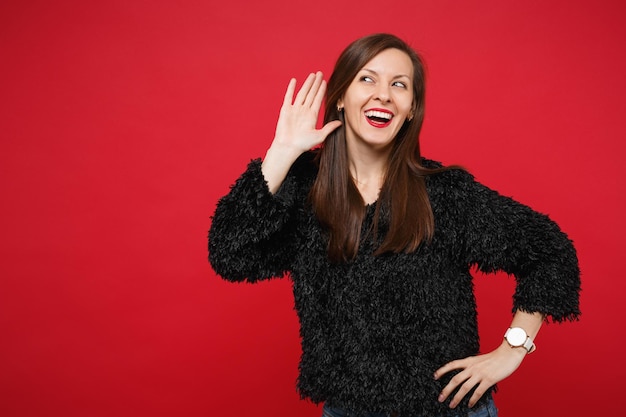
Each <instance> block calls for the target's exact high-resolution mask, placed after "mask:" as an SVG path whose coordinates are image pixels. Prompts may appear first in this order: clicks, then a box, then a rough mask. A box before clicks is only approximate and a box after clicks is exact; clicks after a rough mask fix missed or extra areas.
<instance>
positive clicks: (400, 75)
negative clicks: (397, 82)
mask: <svg viewBox="0 0 626 417" xmlns="http://www.w3.org/2000/svg"><path fill="white" fill-rule="evenodd" d="M361 71H367V72H369V73H372V74H374V75H378V73H377V72H376V71H374V70H373V69H369V68H363V69H362V70H361ZM402 77H406V78H408V79H409V80H410V79H411V77H409V76H408V75H406V74H398V75H395V76H394V77H393V78H394V79H396V78H402Z"/></svg>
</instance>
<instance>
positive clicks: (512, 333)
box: [506, 327, 527, 346]
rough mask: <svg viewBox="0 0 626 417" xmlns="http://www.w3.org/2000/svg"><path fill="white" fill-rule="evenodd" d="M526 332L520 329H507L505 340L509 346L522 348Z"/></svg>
mask: <svg viewBox="0 0 626 417" xmlns="http://www.w3.org/2000/svg"><path fill="white" fill-rule="evenodd" d="M526 337H527V336H526V332H525V331H524V329H522V328H520V327H513V328H511V329H509V332H508V333H507V335H506V340H507V341H508V342H509V344H511V346H522V345H523V344H524V342H525V341H526Z"/></svg>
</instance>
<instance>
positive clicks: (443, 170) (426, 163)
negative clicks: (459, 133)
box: [420, 158, 474, 186]
mask: <svg viewBox="0 0 626 417" xmlns="http://www.w3.org/2000/svg"><path fill="white" fill-rule="evenodd" d="M420 162H421V164H422V166H423V167H424V168H426V169H427V170H433V172H432V173H428V175H426V182H427V183H428V184H432V185H442V186H443V185H445V186H465V185H467V184H469V183H472V182H474V176H473V175H472V174H470V173H469V172H468V171H467V170H466V169H465V168H464V167H462V166H460V165H445V164H443V163H442V162H440V161H436V160H434V159H428V158H422V159H421V161H420Z"/></svg>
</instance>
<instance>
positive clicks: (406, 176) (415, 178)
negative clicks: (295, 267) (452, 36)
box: [309, 33, 441, 262]
mask: <svg viewBox="0 0 626 417" xmlns="http://www.w3.org/2000/svg"><path fill="white" fill-rule="evenodd" d="M392 48H395V49H399V50H400V51H402V52H405V53H406V54H407V55H408V56H409V57H410V58H411V62H412V63H413V80H412V81H413V82H412V85H413V118H412V119H411V120H410V121H409V120H407V121H406V122H405V124H404V126H402V128H401V129H400V131H399V132H398V134H397V136H396V138H395V140H394V143H393V148H392V151H391V154H390V156H389V160H388V162H387V169H386V174H385V179H384V182H383V186H382V188H381V190H380V194H379V198H378V200H377V202H376V209H375V214H374V221H373V225H372V230H370V231H369V232H371V233H373V235H374V237H375V238H377V235H378V231H379V225H380V224H381V211H385V212H386V213H388V217H385V222H386V227H385V228H386V229H387V230H386V233H385V237H384V240H383V241H382V243H381V244H380V246H379V247H378V249H377V250H376V251H375V253H374V254H375V255H380V254H382V253H385V252H394V253H400V252H407V253H408V252H413V251H415V250H416V249H417V248H418V246H419V245H420V244H421V243H422V242H423V241H424V240H430V239H431V238H432V236H433V233H434V228H435V221H434V217H433V212H432V208H431V206H430V201H429V198H428V194H427V192H426V184H425V181H424V176H425V175H428V174H430V173H432V172H436V171H441V170H432V169H427V168H425V167H423V166H422V165H421V155H420V149H419V133H420V130H421V128H422V123H423V121H424V96H425V70H424V64H423V62H422V60H421V59H420V57H419V56H418V55H417V53H416V52H415V51H414V50H413V49H412V48H411V47H410V46H409V45H407V44H406V43H405V42H404V41H403V40H401V39H400V38H398V37H396V36H394V35H390V34H384V33H382V34H375V35H369V36H366V37H363V38H361V39H358V40H356V41H354V42H353V43H352V44H350V45H349V46H348V47H347V48H346V49H345V50H344V51H343V52H342V53H341V55H340V56H339V58H338V60H337V63H336V64H335V68H334V70H333V73H332V75H331V77H330V79H329V80H328V89H327V93H326V102H325V106H326V107H325V108H326V110H325V114H324V123H327V122H329V121H332V120H341V121H342V122H343V121H344V119H343V113H342V112H340V111H339V110H338V109H337V103H338V101H339V100H340V99H341V98H342V97H343V95H344V94H345V92H346V90H347V89H348V87H349V86H350V84H351V83H352V81H353V79H354V78H355V77H356V75H357V73H358V72H359V71H360V70H361V68H363V67H364V66H365V64H367V63H368V62H369V61H370V60H371V59H372V58H374V57H375V56H376V55H378V54H379V53H381V52H382V51H384V50H387V49H392ZM345 135H346V134H345V125H344V126H341V127H340V128H338V129H336V130H335V131H334V132H333V133H331V134H330V135H329V136H328V137H327V138H326V140H325V141H324V144H323V145H322V147H321V149H320V150H319V153H318V154H317V159H316V160H317V163H318V164H319V172H318V176H317V178H316V180H315V183H314V184H313V187H312V189H311V192H310V195H309V199H310V202H311V204H312V207H313V210H314V211H315V214H316V216H317V218H318V220H319V221H320V223H321V224H322V226H323V227H324V228H325V229H326V231H327V232H328V238H329V242H328V256H329V258H330V260H331V261H333V262H342V261H348V260H351V259H354V257H355V256H356V254H357V251H358V248H359V242H360V239H361V233H362V230H361V228H362V224H363V219H364V217H365V212H366V206H365V203H364V201H363V198H362V197H361V194H360V193H359V191H358V189H357V187H356V185H355V184H354V181H353V180H352V177H351V175H350V171H349V166H348V152H347V147H346V136H345Z"/></svg>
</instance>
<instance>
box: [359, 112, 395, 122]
mask: <svg viewBox="0 0 626 417" xmlns="http://www.w3.org/2000/svg"><path fill="white" fill-rule="evenodd" d="M365 116H366V117H378V118H379V119H387V120H391V118H392V117H393V114H391V113H385V112H382V111H376V110H368V111H366V112H365Z"/></svg>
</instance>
